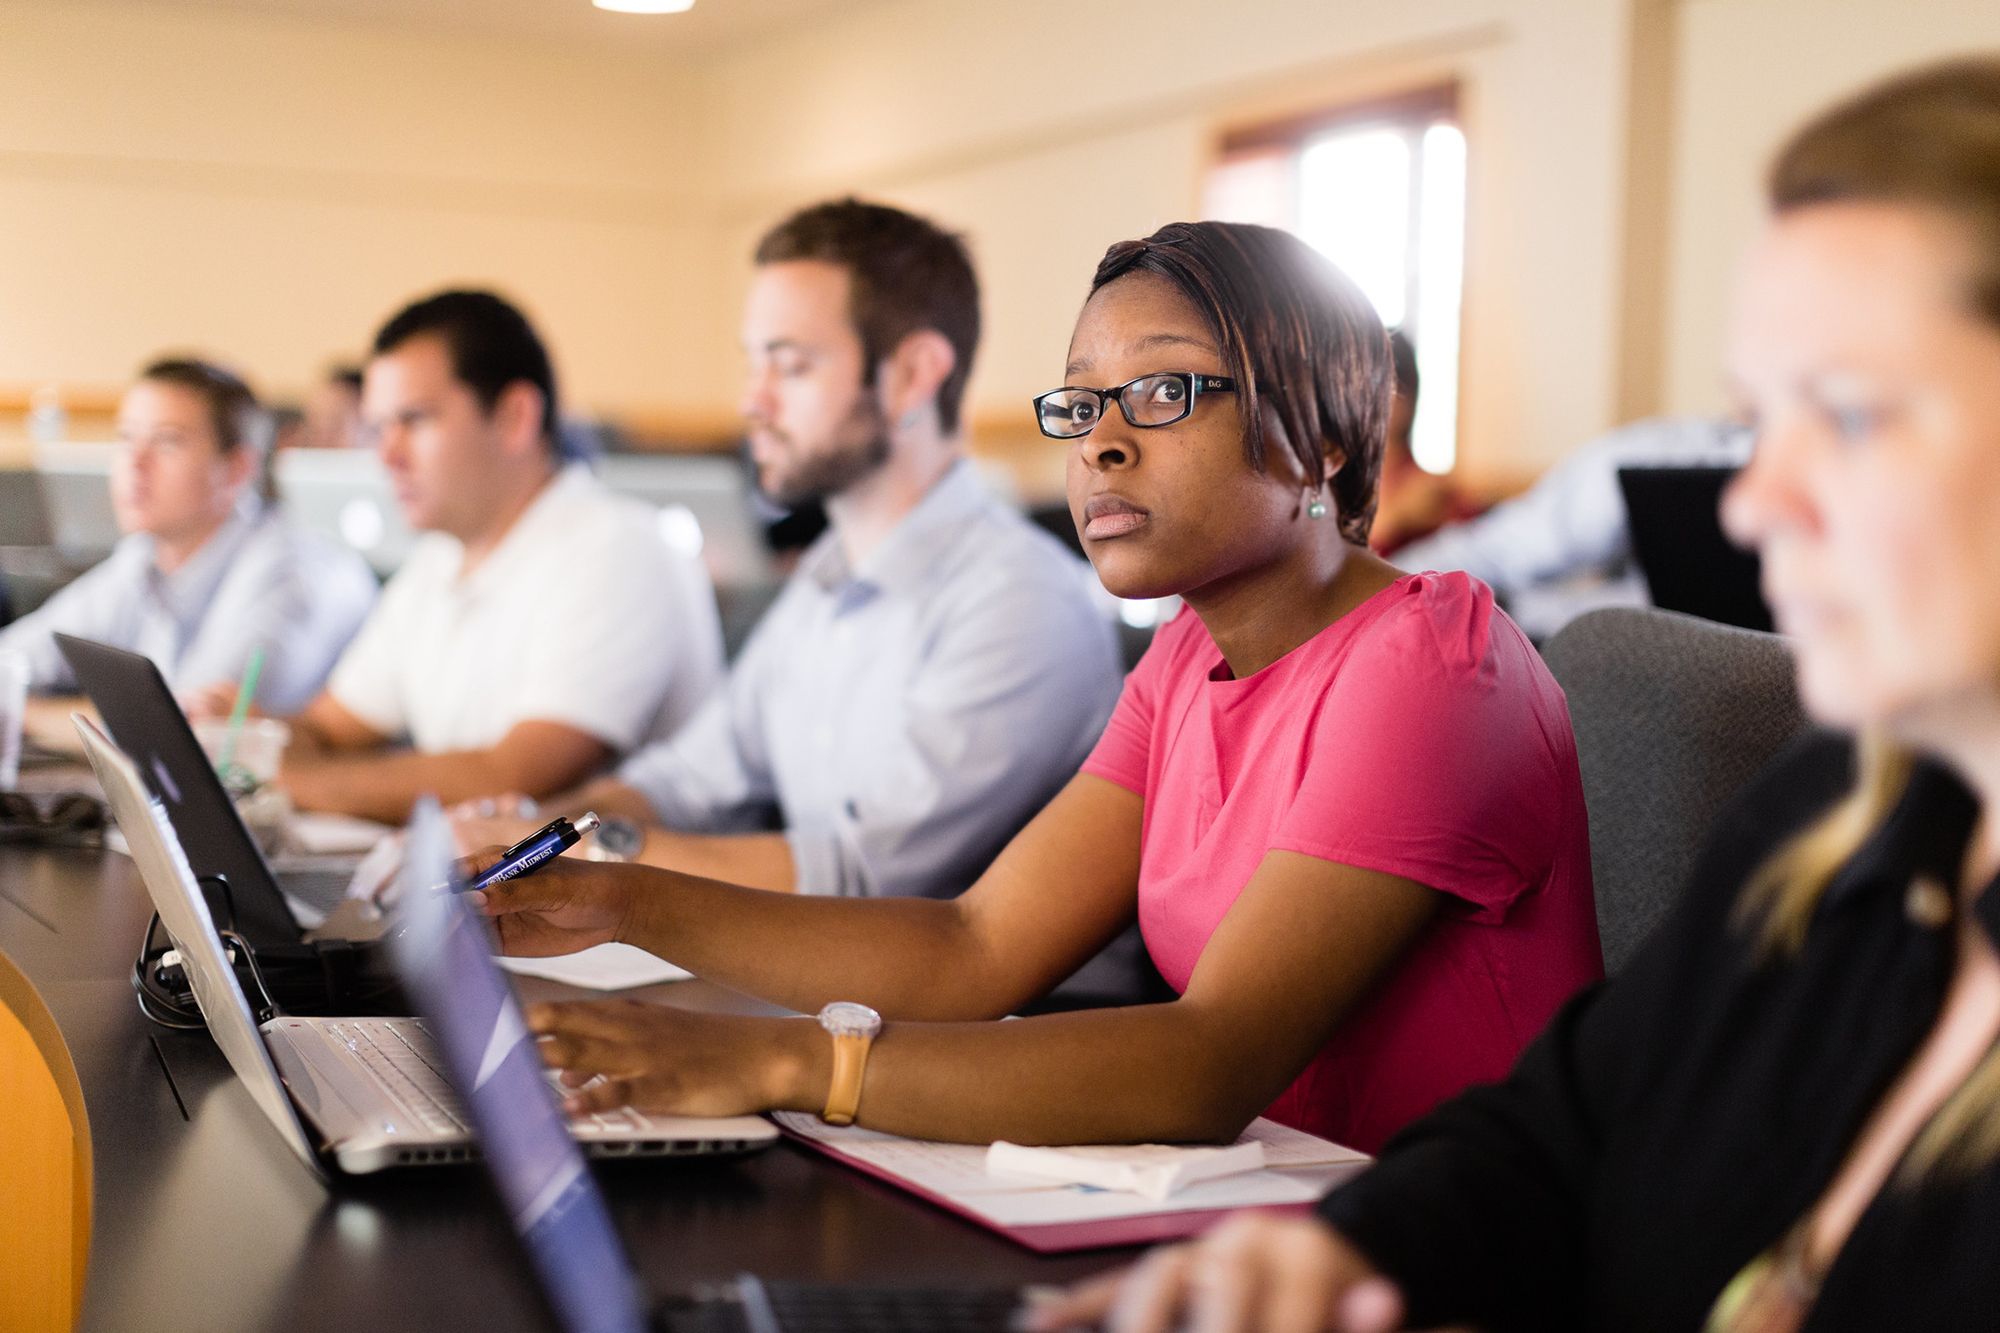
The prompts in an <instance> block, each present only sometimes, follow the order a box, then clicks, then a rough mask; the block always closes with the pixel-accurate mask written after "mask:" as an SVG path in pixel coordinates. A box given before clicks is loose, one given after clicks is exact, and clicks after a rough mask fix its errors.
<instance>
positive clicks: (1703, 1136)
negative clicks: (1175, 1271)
mask: <svg viewBox="0 0 2000 1333" xmlns="http://www.w3.org/2000/svg"><path fill="white" fill-rule="evenodd" d="M1852 769H1853V752H1852V747H1851V746H1850V745H1849V744H1848V743H1847V742H1846V741H1845V740H1844V739H1841V738H1837V737H1832V736H1828V735H1825V734H1821V735H1816V736H1810V737H1807V738H1805V739H1804V740H1802V741H1800V742H1799V743H1797V744H1795V745H1794V746H1793V747H1791V748H1790V749H1789V750H1788V751H1787V752H1786V753H1785V755H1783V756H1781V757H1780V759H1779V760H1778V762H1777V763H1776V764H1774V765H1773V767H1772V768H1771V769H1770V770H1769V771H1767V772H1766V773H1765V774H1764V775H1763V776H1762V777H1760V778H1759V779H1758V780H1757V781H1756V782H1755V783H1753V784H1752V786H1751V788H1750V789H1749V790H1748V791H1747V792H1746V793H1745V794H1744V796H1742V797H1741V798H1739V799H1738V800H1737V801H1736V802H1735V803H1734V805H1733V806H1732V807H1731V808H1730V810H1729V811H1728V812H1727V813H1726V814H1725V815H1724V816H1723V817H1722V818H1721V819H1720V820H1719V821H1718V823H1717V826H1716V828H1715V830H1714V832H1713V834H1712V836H1711V838H1710V841H1709V845H1708V847H1707V849H1706V850H1705V852H1704V853H1703V855H1702V857H1701V858H1700V860H1699V861H1698V863H1697V865H1696V868H1695V872H1694V877H1693V880H1692V883H1691V887H1690V888H1689V889H1688V891H1687V893H1686V895H1685V898H1684V900H1683V901H1682V903H1681V904H1680V905H1679V907H1678V908H1677V909H1676V911H1675V912H1674V913H1673V914H1672V915H1671V916H1670V917H1669V919H1668V920H1667V922H1666V923H1665V924H1664V925H1663V926H1662V927H1661V929H1660V930H1659V931H1658V932H1657V933H1656V934H1655V935H1654V936H1653V937H1652V939H1651V940H1650V941H1648V943H1647V944H1646V945H1645V946H1644V947H1643V948H1642V949H1641V951H1640V953H1639V954H1638V956H1637V957H1635V958H1634V959H1633V961H1632V963H1631V965H1630V966H1629V967H1628V968H1627V970H1626V971H1625V972H1623V973H1621V974H1620V975H1619V976H1618V977H1616V978H1614V979H1613V980H1611V981H1609V982H1606V983H1604V984H1603V985H1601V986H1599V987H1597V988H1595V989H1594V990H1591V991H1589V992H1587V993H1585V994H1584V995H1582V996H1580V997H1579V998H1578V999H1577V1000H1575V1001H1573V1002H1572V1003H1571V1004H1570V1005H1569V1006H1568V1007H1567V1008H1565V1009H1564V1010H1563V1011H1562V1012H1561V1013H1559V1014H1558V1015H1557V1017H1556V1018H1555V1020H1554V1021H1553V1022H1552V1023H1551V1024H1550V1026H1549V1029H1548V1030H1547V1031H1546V1032H1545V1033H1544V1034H1543V1035H1542V1036H1541V1037H1540V1038H1539V1039H1538V1040H1537V1041H1536V1042H1535V1043H1534V1045H1532V1046H1531V1047H1530V1048H1529V1049H1528V1050H1527V1051H1526V1052H1525V1053H1524V1054H1523V1055H1522V1057H1521V1060H1520V1063H1519V1064H1518V1065H1517V1066H1516V1067H1515V1070H1514V1072H1513V1074H1512V1075H1510V1076H1509V1078H1508V1079H1507V1081H1506V1082H1504V1083H1502V1084H1499V1085H1496V1086H1493V1087H1489V1088H1480V1089H1475V1090H1473V1091H1472V1092H1469V1093H1467V1094H1466V1095H1465V1096H1463V1097H1461V1098H1459V1099H1458V1100H1456V1101H1453V1102H1451V1103H1448V1104H1447V1105H1445V1106H1443V1107H1441V1108H1440V1109H1439V1110H1438V1111H1437V1112H1435V1113H1434V1114H1432V1115H1430V1116H1429V1117H1427V1118H1425V1119H1424V1120H1422V1121H1420V1122H1418V1123H1417V1124H1416V1125H1414V1126H1412V1127H1411V1128H1410V1129H1408V1130H1406V1131H1405V1132H1404V1133H1403V1134H1402V1135H1400V1136H1399V1137H1398V1138H1396V1139H1395V1140H1394V1141H1392V1142H1391V1143H1390V1144H1389V1146H1388V1147H1387V1149H1386V1150H1385V1151H1384V1153H1383V1155H1382V1159H1381V1162H1380V1164H1379V1165H1377V1166H1376V1167H1374V1168H1373V1169H1372V1170H1370V1171H1369V1172H1367V1173H1366V1174H1365V1175H1363V1176H1361V1177H1360V1178H1359V1179H1358V1180H1356V1181H1355V1182H1354V1183H1353V1184H1352V1185H1350V1186H1349V1187H1347V1188H1345V1189H1342V1190H1340V1191H1338V1192H1336V1193H1335V1194H1333V1195H1332V1196H1330V1197H1329V1198H1328V1199H1327V1200H1326V1201H1325V1202H1324V1203H1323V1204H1322V1205H1321V1211H1322V1213H1323V1215H1324V1216H1325V1217H1326V1218H1327V1220H1328V1221H1330V1222H1332V1223H1333V1224H1334V1225H1335V1226H1336V1227H1338V1228H1339V1229H1340V1230H1341V1231H1342V1232H1344V1233H1345V1234H1346V1235H1347V1236H1348V1237H1349V1238H1350V1239H1351V1240H1353V1241H1354V1242H1355V1243H1356V1244H1357V1245H1359V1246H1360V1248H1361V1249H1362V1250H1363V1251H1365V1252H1366V1253H1367V1254H1368V1255H1369V1256H1370V1257H1371V1258H1372V1259H1373V1260H1374V1261H1375V1262H1376V1263H1377V1264H1378V1265H1379V1266H1381V1267H1382V1268H1383V1269H1384V1270H1385V1271H1386V1272H1388V1273H1389V1274H1390V1275H1391V1276H1392V1277H1394V1278H1396V1279H1398V1280H1399V1281H1400V1282H1401V1283H1402V1284H1403V1286H1404V1290H1405V1293H1406V1295H1407V1296H1408V1297H1409V1298H1410V1300H1411V1303H1412V1307H1413V1309H1412V1315H1413V1316H1414V1318H1413V1321H1412V1322H1413V1326H1416V1327H1428V1326H1429V1325H1431V1324H1433V1323H1455V1322H1465V1323H1470V1324H1473V1325H1476V1326H1478V1327H1480V1328H1482V1329H1487V1330H1491V1331H1492V1333H1502V1331H1503V1330H1516V1329H1520V1330H1529V1329H1532V1330H1537V1333H1544V1331H1547V1330H1565V1329H1601V1330H1606V1333H1613V1331H1615V1333H1645V1331H1646V1330H1653V1329H1663V1330H1664V1329H1674V1330H1699V1329H1700V1328H1701V1326H1702V1323H1703V1321H1704V1320H1705V1319H1706V1317H1707V1313H1708V1310H1709V1307H1710V1305H1711V1304H1712V1303H1713V1302H1714V1300H1715V1298H1716V1296H1717V1294H1718V1293H1720V1292H1721V1290H1722V1288H1723V1287H1724V1286H1725V1285H1726V1284H1727V1283H1728V1282H1729V1280H1730V1279H1731V1278H1732V1277H1734V1276H1735V1275H1736V1273H1737V1272H1738V1270H1740V1269H1741V1268H1742V1267H1743V1266H1744V1265H1745V1264H1746V1263H1748V1262H1749V1261H1750V1260H1752V1259H1753V1258H1755V1257H1756V1256H1757V1255H1759V1254H1760V1253H1762V1252H1763V1251H1764V1250H1765V1249H1767V1248H1768V1247H1769V1246H1771V1245H1772V1244H1773V1243H1774V1242H1775V1241H1776V1240H1777V1239H1778V1237H1779V1236H1781V1235H1782V1234H1783V1233H1784V1232H1785V1231H1786V1230H1787V1229H1788V1228H1789V1227H1790V1226H1792V1224H1793V1223H1794V1222H1795V1221H1797V1219H1798V1218H1800V1217H1801V1216H1802V1215H1803V1214H1804V1213H1805V1212H1806V1210H1807V1209H1809V1208H1810V1207H1811V1206H1812V1205H1813V1204H1814V1203H1815V1202H1816V1201H1817V1200H1818V1199H1819V1198H1820V1196H1821V1195H1822V1194H1823V1193H1824V1192H1825V1190H1826V1188H1827V1185H1828V1184H1829V1182H1830V1181H1831V1180H1832V1178H1833V1176H1834V1174H1835V1172H1836V1171H1837V1170H1838V1169H1839V1167H1840V1165H1841V1162H1842V1160H1843V1158H1844V1157H1845V1154H1846V1152H1847V1149H1848V1147H1849V1146H1850V1144H1851V1143H1852V1142H1853V1140H1854V1139H1855V1137H1856V1136H1857V1135H1858V1134H1859V1132H1860V1130H1861V1127H1862V1126H1863V1124H1864V1123H1865V1122H1866V1119H1867V1117H1868V1115H1869V1113H1870V1112H1871V1111H1872V1110H1873V1109H1874V1107H1875V1105H1876V1103H1877V1101H1878V1100H1879V1099H1880V1098H1881V1096H1882V1095H1883V1093H1884V1092H1885V1090H1886V1089H1887V1087H1888V1085H1889V1083H1890V1082H1891V1081H1892V1080H1893V1079H1894V1078H1895V1076H1896V1075H1897V1074H1899V1073H1900V1072H1901V1071H1902V1069H1903V1067H1904V1066H1905V1065H1906V1064H1907V1063H1908V1062H1909V1060H1910V1059H1911V1057H1912V1056H1913V1055H1914V1054H1915V1052H1916V1049H1917V1047H1918V1045H1919V1044H1920V1043H1921V1041H1922V1040H1923V1038H1924V1037H1925V1036H1926V1035H1927V1033H1928V1031H1929V1029H1930V1027H1931V1025H1932V1024H1933V1022H1934V1021H1935V1020H1936V1017H1937V1013H1938V1010H1939V1007H1940V1005H1941V1004H1942V1002H1943V998H1944V991H1945V987H1946V984H1947V982H1948V980H1949V976H1950V971H1951V967H1952V957H1953V950H1952V935H1951V931H1950V929H1949V928H1940V927H1938V926H1936V925H1926V924H1923V923H1922V922H1921V921H1919V920H1916V919H1913V917H1912V915H1911V913H1910V911H1909V910H1908V909H1907V907H1906V902H1907V900H1908V895H1909V888H1910V884H1911V882H1912V880H1913V878H1915V877H1916V876H1918V875H1927V876H1931V877H1934V878H1935V879H1936V881H1937V882H1938V883H1939V884H1941V885H1943V886H1945V887H1947V888H1950V887H1951V886H1954V885H1956V884H1957V883H1958V879H1959V875H1960V873H1961V867H1962V865H1963V857H1964V852H1965V848H1966V845H1967V841H1968V839H1969V837H1970V835H1971V831H1972V828H1973V825H1974V823H1975V821H1976V818H1977V815H1978V806H1977V802H1976V800H1975V798H1974V797H1973V795H1972V794H1971V792H1970V791H1968V790H1967V788H1966V787H1965V786H1964V785H1963V784H1962V783H1961V782H1960V781H1959V780H1958V779H1957V778H1956V777H1955V776H1953V775H1952V774H1951V773H1949V772H1948V771H1947V770H1945V769H1944V768H1942V767H1940V766H1937V765H1928V764H1927V765H1920V766H1919V768H1918V770H1917V773H1916V775H1915V778H1914V780H1913V781H1912V784H1911V787H1910V790H1909V792H1908V794H1907V795H1906V797H1905V798H1904V800H1903V801H1902V802H1901V804H1900V805H1899V806H1898V807H1897V808H1896V809H1895V810H1894V811H1893V812H1892V814H1891V816H1890V818H1889V819H1888V821H1886V822H1885V824H1884V825H1883V827H1882V828H1881V829H1879V830H1878V831H1877V833H1876V835H1875V837H1874V838H1873V839H1872V840H1871V841H1870V842H1869V843H1868V844H1867V845H1866V846H1864V847H1863V848H1862V850H1861V851H1860V852H1859V853H1858V854H1857V855H1856V857H1855V858H1854V860H1853V861H1852V862H1850V864H1849V865H1848V866H1847V867H1846V868H1845V869H1844V870H1843V871H1842V872H1841V873H1840V874H1839V875H1837V876H1836V877H1835V879H1834V882H1833V883H1832V884H1831V885H1830V886H1829V887H1828V890H1827V893H1826V896H1825V898H1824V900H1823V901H1822V903H1821V904H1820V907H1819V909H1818V912H1817V914H1816V915H1815V917H1814V918H1813V921H1812V924H1811V927H1810V930H1809V932H1808V935H1807V942H1806V945H1805V948H1804V949H1803V950H1802V951H1801V952H1800V953H1799V954H1798V955H1797V956H1796V957H1792V958H1788V959H1785V960H1782V961H1777V962H1769V961H1763V960H1761V958H1760V956H1759V955H1758V954H1757V953H1756V951H1755V949H1754V947H1753V941H1752V940H1751V938H1750V933H1749V932H1748V931H1747V930H1745V929H1744V928H1743V927H1742V926H1741V925H1740V924H1739V923H1738V922H1737V921H1736V919H1735V918H1734V916H1733V912H1734V909H1735V905H1736V901H1737V898H1738V896H1739V894H1740V891H1741V889H1742V887H1743V885H1744V884H1745V883H1746V881H1747V880H1748V879H1749V877H1750V876H1751V875H1752V874H1754V873H1755V871H1756V869H1757V868H1758V867H1759V866H1760V865H1762V864H1763V862H1764V860H1765V858H1766V857H1768V856H1769V855H1770V854H1771V852H1772V851H1773V850H1774V849H1775V848H1776V847H1778V846H1779V845H1780V843H1781V842H1782V841H1783V840H1784V838H1785V837H1786V836H1787V835H1789V834H1791V833H1792V832H1794V831H1796V830H1797V829H1799V828H1801V827H1803V826H1804V825H1805V824H1806V823H1807V822H1809V821H1810V820H1811V818H1812V817H1813V816H1814V815H1815V814H1816V813H1818V812H1820V811H1822V810H1824V809H1825V808H1826V807H1827V806H1828V805H1830V804H1831V803H1832V802H1833V801H1834V800H1835V799H1837V798H1838V797H1839V796H1840V795H1841V794H1842V793H1844V792H1845V791H1846V790H1847V788H1848V786H1849V784H1850V782H1851V780H1852V777H1851V775H1852ZM1934 896H1935V895H1934ZM1919 915H1921V913H1920V914H1919ZM1975 915H1976V916H1977V918H1978V920H1979V922H1980V924H1981V925H1982V926H1983V927H1984V928H1985V929H1986V930H1987V931H1988V932H1989V933H1990V934H1992V935H1994V936H1995V937H1996V938H2000V881H1996V882H1995V883H1994V884H1989V885H1988V886H1987V887H1986V889H1985V891H1984V893H1983V894H1982V895H1981V896H1980V897H1979V898H1978V900H1977V905H1976V908H1975ZM1806 1328H1807V1329H1808V1330H1812V1331H1813V1333H1831V1331H1832V1330H1846V1329H1852V1330H1856V1331H1857V1333H1859V1331H1860V1330H1867V1331H1868V1333H1882V1330H1895V1331H1896V1333H1912V1331H1914V1330H1918V1329H1925V1330H1929V1329H1982V1330H1994V1329H2000V1167H1996V1166H1989V1167H1987V1168H1985V1169H1984V1170H1981V1171H1978V1172H1977V1173H1976V1174H1972V1175H1970V1176H1965V1175H1960V1176H1956V1177H1950V1178H1941V1177H1938V1176H1932V1177H1929V1178H1927V1179H1925V1180H1924V1181H1923V1182H1922V1183H1921V1184H1920V1185H1919V1186H1918V1187H1916V1188H1910V1187H1908V1186H1906V1185H1904V1184H1901V1183H1899V1181H1898V1180H1897V1178H1896V1177H1895V1176H1894V1175H1893V1174H1892V1176H1891V1178H1890V1181H1889V1183H1888V1184H1887V1185H1885V1186H1884V1188H1883V1190H1882V1192H1881V1194H1880V1195H1879V1196H1878V1197H1877V1198H1876V1199H1875V1200H1874V1202H1873V1203H1872V1204H1871V1205H1870V1206H1869V1208H1868V1210H1867V1211H1866V1212H1865V1213H1864V1214H1863V1215H1862V1217H1861V1219H1860V1221H1859V1222H1858V1223H1857V1224H1856V1226H1855V1229H1854V1232H1853V1234H1852V1235H1851V1236H1850V1237H1849V1239H1848V1241H1847V1243H1846V1245H1845V1246H1844V1247H1843V1248H1842V1250H1841V1252H1840V1254H1839V1255H1838V1256H1837V1257H1836V1259H1835V1261H1834V1264H1833V1267H1832V1269H1831V1270H1830V1271H1829V1272H1828V1274H1827V1276H1826V1281H1825V1284H1824V1286H1823V1287H1822V1289H1821V1293H1820V1298H1819V1301H1818V1303H1817V1304H1816V1306H1815V1307H1814V1309H1813V1312H1812V1315H1811V1317H1810V1319H1809V1320H1808V1322H1807V1324H1806Z"/></svg>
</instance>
